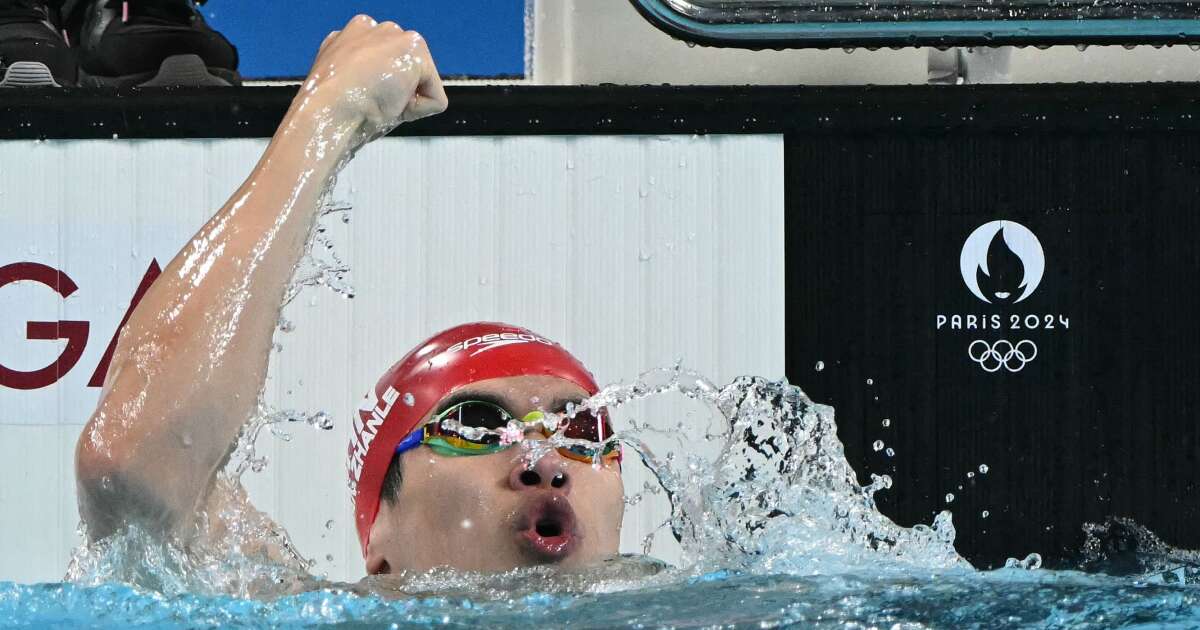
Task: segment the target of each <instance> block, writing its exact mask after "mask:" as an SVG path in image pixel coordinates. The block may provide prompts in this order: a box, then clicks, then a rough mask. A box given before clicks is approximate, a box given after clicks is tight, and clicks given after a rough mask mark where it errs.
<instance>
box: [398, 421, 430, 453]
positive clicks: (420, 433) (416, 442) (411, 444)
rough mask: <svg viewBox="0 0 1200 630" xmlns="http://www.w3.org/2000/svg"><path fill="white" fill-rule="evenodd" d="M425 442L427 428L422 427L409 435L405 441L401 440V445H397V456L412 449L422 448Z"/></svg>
mask: <svg viewBox="0 0 1200 630" xmlns="http://www.w3.org/2000/svg"><path fill="white" fill-rule="evenodd" d="M424 441H425V428H424V427H422V428H420V429H417V430H416V431H413V432H412V433H409V434H408V437H406V438H404V439H403V440H400V443H399V444H397V445H396V454H397V455H399V454H400V453H403V452H404V451H411V450H412V449H414V448H416V447H418V446H420V445H421V442H424Z"/></svg>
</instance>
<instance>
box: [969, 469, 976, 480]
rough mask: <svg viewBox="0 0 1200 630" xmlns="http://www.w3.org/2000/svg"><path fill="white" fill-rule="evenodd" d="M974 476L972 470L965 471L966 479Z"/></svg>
mask: <svg viewBox="0 0 1200 630" xmlns="http://www.w3.org/2000/svg"><path fill="white" fill-rule="evenodd" d="M974 477H975V473H974V472H973V471H970V470H968V471H967V479H972V478H974Z"/></svg>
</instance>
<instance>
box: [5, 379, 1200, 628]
mask: <svg viewBox="0 0 1200 630" xmlns="http://www.w3.org/2000/svg"><path fill="white" fill-rule="evenodd" d="M680 395H682V396H684V397H686V398H688V399H691V400H692V401H695V402H696V403H697V404H699V405H701V406H703V407H704V408H706V409H708V410H710V411H711V412H712V413H711V414H709V417H708V418H700V419H697V418H696V417H692V416H689V417H688V418H687V419H686V420H685V421H687V422H691V423H693V426H691V427H679V426H676V427H662V426H652V425H651V424H650V423H645V424H639V423H638V422H637V421H636V420H631V421H630V422H629V423H628V426H627V428H625V429H624V430H621V431H619V432H618V433H617V434H616V435H615V436H613V437H612V438H610V439H619V440H621V441H622V443H623V444H625V445H626V447H627V451H626V458H627V462H626V465H627V466H628V465H630V464H632V463H633V462H634V461H640V462H641V463H642V464H643V465H645V466H646V467H647V469H648V470H649V471H650V472H651V473H652V474H653V476H654V478H655V479H657V480H658V482H659V491H660V492H663V493H665V495H666V496H667V497H668V498H669V500H670V508H671V518H670V520H669V521H668V522H667V523H666V524H664V528H663V530H662V531H660V532H659V534H661V535H667V534H669V535H670V536H672V537H673V538H674V539H675V540H676V541H678V543H679V545H680V548H681V549H682V553H681V560H680V562H679V563H678V565H677V566H674V567H672V566H667V565H666V564H664V563H661V562H658V561H656V560H654V559H652V558H649V557H647V556H644V555H624V556H621V557H618V558H613V559H611V560H610V561H608V562H606V563H604V564H602V565H600V566H597V567H593V568H589V569H587V570H583V571H576V572H565V571H560V570H556V569H555V568H552V567H535V568H526V569H518V570H514V571H511V572H507V573H502V574H495V575H471V574H459V573H454V572H450V571H433V572H430V573H426V574H419V575H399V576H373V577H370V578H367V579H365V580H363V581H361V582H359V583H357V584H341V583H331V582H327V581H322V580H320V579H318V578H316V577H313V576H311V575H308V574H307V572H306V571H305V570H304V569H305V568H306V566H305V565H304V563H303V561H302V559H301V557H300V556H299V555H298V554H297V555H296V558H294V559H293V560H297V561H298V562H291V563H282V564H280V563H274V564H273V563H272V561H266V560H262V559H257V560H256V559H253V558H247V557H246V556H245V555H244V554H243V550H244V549H252V548H255V543H256V542H263V541H262V540H261V538H262V537H264V536H267V535H270V536H274V537H278V536H282V537H283V538H284V539H285V540H284V542H286V534H285V533H280V532H277V531H271V532H269V533H267V530H268V529H270V528H267V527H263V526H262V521H260V520H256V519H259V518H261V515H255V514H249V513H247V514H224V515H223V516H224V517H225V518H226V519H227V520H232V521H233V522H234V523H235V524H236V523H237V522H241V523H243V524H244V527H241V528H237V527H234V528H233V529H232V530H230V532H231V533H230V534H228V535H223V536H222V538H221V540H220V541H214V542H212V543H208V544H195V545H193V546H192V547H190V548H189V549H186V550H184V549H178V548H175V547H173V546H171V545H168V544H164V543H161V542H156V541H154V540H152V539H151V538H149V537H147V536H146V535H145V534H143V533H140V532H138V531H136V530H130V531H128V532H126V533H125V534H123V535H119V536H114V537H110V538H109V539H107V540H105V541H103V542H102V543H101V544H96V545H93V546H91V547H84V548H82V549H80V550H79V551H77V553H76V554H75V557H74V559H73V561H72V566H71V567H70V570H69V573H68V580H67V581H66V582H64V583H55V584H38V585H21V584H12V583H0V625H2V626H5V627H37V628H44V627H64V628H65V627H71V628H74V627H97V626H103V627H116V626H121V627H124V626H136V625H144V626H154V627H179V628H195V627H264V626H271V627H295V626H311V625H321V626H350V627H353V626H363V625H370V626H376V625H383V626H387V625H396V626H425V625H439V626H451V627H484V626H486V627H516V626H525V627H528V626H531V625H532V626H537V627H558V626H566V625H568V624H569V625H570V626H571V627H596V628H607V627H615V626H627V627H639V628H640V627H701V626H704V627H709V626H723V627H779V626H791V625H795V626H803V627H827V626H828V627H833V626H837V627H889V628H892V627H894V628H924V627H945V628H961V627H989V628H991V627H1002V626H1003V627H1025V626H1036V627H1071V628H1087V627H1105V628H1107V627H1113V626H1119V625H1129V626H1137V625H1143V626H1147V627H1150V626H1154V627H1158V626H1161V625H1164V624H1165V625H1174V626H1185V627H1186V626H1193V627H1195V626H1200V586H1197V585H1200V569H1198V568H1197V567H1200V554H1196V553H1195V552H1189V551H1182V550H1176V549H1171V548H1169V547H1168V546H1166V545H1165V544H1163V543H1162V542H1161V541H1159V540H1158V539H1157V538H1155V537H1154V536H1153V534H1152V533H1151V532H1148V531H1146V530H1144V529H1142V528H1140V527H1138V526H1137V524H1136V523H1130V522H1126V521H1120V520H1113V521H1110V522H1109V523H1106V524H1100V525H1094V526H1092V527H1091V528H1090V529H1089V530H1088V531H1087V534H1088V544H1087V545H1086V546H1085V548H1084V549H1083V550H1081V552H1082V553H1083V554H1084V555H1083V556H1082V558H1083V560H1082V561H1081V564H1080V565H1079V566H1080V567H1084V568H1087V569H1088V570H1089V572H1081V571H1051V570H1046V569H1041V568H1039V567H1040V564H1041V559H1040V558H1039V557H1038V556H1037V554H1035V553H1031V554H1030V555H1029V556H1028V557H1026V558H1024V559H1020V560H1018V559H1015V558H1014V559H1011V560H1010V561H1009V563H1008V566H1007V567H1006V568H1004V569H999V570H994V571H977V570H975V569H974V568H973V567H972V566H971V565H970V564H969V563H968V562H967V561H966V560H964V559H963V558H961V557H960V556H959V555H958V554H957V553H956V552H955V550H954V536H955V532H954V526H953V519H952V514H951V513H950V512H949V511H944V512H942V513H940V514H938V515H937V516H936V517H935V519H934V521H933V522H932V523H931V524H930V525H917V526H914V527H911V528H908V527H902V526H899V525H897V524H895V523H894V522H892V521H891V520H890V519H888V518H887V517H886V516H884V515H883V514H881V513H880V512H879V511H878V509H877V508H876V505H875V501H874V495H875V493H876V492H879V491H884V490H886V489H887V488H889V487H891V484H892V480H891V479H890V478H888V477H887V476H878V475H872V476H871V479H872V480H871V482H870V483H869V484H867V485H866V486H861V485H859V483H858V481H857V475H856V474H855V472H854V470H853V469H852V468H851V467H850V465H849V464H848V463H847V462H846V459H845V457H844V454H843V451H842V445H841V443H840V442H839V441H838V438H837V431H836V429H837V426H836V423H835V422H834V415H833V409H832V408H830V407H827V406H824V405H820V404H816V403H814V402H813V401H811V400H810V399H809V398H808V397H807V396H806V395H805V394H804V393H803V392H802V391H801V390H800V389H799V388H797V387H795V386H793V385H790V384H788V383H787V382H785V381H768V380H766V379H761V378H751V377H744V378H740V379H737V380H735V381H734V382H732V383H730V384H728V385H725V386H723V387H716V386H715V385H713V384H712V383H710V382H708V381H706V380H705V379H704V378H703V377H701V376H699V375H697V374H694V373H691V372H687V371H685V370H682V369H681V368H679V367H675V368H669V369H662V370H654V371H651V372H648V373H646V374H644V375H642V376H641V377H640V378H638V379H636V380H635V381H634V382H632V383H630V384H627V385H626V384H622V385H616V386H611V387H608V388H605V389H604V390H603V391H601V392H600V393H599V394H597V395H596V396H595V397H593V398H592V399H590V400H589V401H587V402H586V403H585V405H588V406H594V407H599V406H605V407H608V408H610V409H615V408H619V407H620V406H622V405H625V404H628V403H630V402H633V401H638V400H644V399H651V398H655V397H661V396H680ZM270 417H271V416H270V414H265V415H264V418H270ZM264 421H272V420H264ZM681 422H684V421H681ZM259 428H261V427H259ZM685 436H686V437H685ZM696 436H704V437H703V439H698V438H697V437H696ZM553 443H554V437H552V438H551V440H550V441H549V442H542V443H540V446H538V445H532V446H531V445H528V444H527V443H526V444H524V445H523V446H522V448H529V449H530V450H531V456H536V451H537V450H538V449H539V448H540V449H542V450H552V447H553ZM236 459H237V458H235V460H236ZM242 459H243V460H244V459H245V457H243V458H242ZM980 470H981V474H986V473H985V472H984V471H985V470H986V469H984V468H981V469H980ZM229 482H230V483H233V484H235V485H236V483H237V479H236V478H233V479H230V480H229ZM201 520H202V521H203V520H205V519H201ZM255 537H259V539H256V538H255ZM201 540H202V538H201ZM272 540H273V541H274V542H276V543H278V542H280V541H279V540H277V539H275V538H273V539H272ZM284 546H285V548H286V547H287V545H286V544H285V545H284ZM648 546H649V545H647V547H648ZM1106 572H1107V573H1106Z"/></svg>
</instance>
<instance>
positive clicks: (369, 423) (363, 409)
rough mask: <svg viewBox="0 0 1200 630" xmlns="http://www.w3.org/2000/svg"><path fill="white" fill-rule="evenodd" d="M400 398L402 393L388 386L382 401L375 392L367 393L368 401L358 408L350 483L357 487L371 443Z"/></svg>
mask: <svg viewBox="0 0 1200 630" xmlns="http://www.w3.org/2000/svg"><path fill="white" fill-rule="evenodd" d="M399 398H400V392H398V391H396V389H395V388H394V387H392V386H390V385H389V386H388V388H387V391H385V392H383V397H382V400H381V399H379V398H377V397H376V395H375V390H374V389H372V390H371V391H369V392H367V396H366V400H364V401H363V403H362V404H361V405H359V406H358V414H357V415H356V416H355V418H354V438H353V439H352V440H351V442H350V449H351V454H350V461H349V465H348V467H349V472H350V483H351V484H352V485H355V486H357V484H358V478H359V477H360V476H361V475H362V469H363V458H364V457H366V456H367V449H368V448H369V447H370V446H371V442H372V441H373V440H374V439H375V436H376V435H377V434H378V433H379V427H380V426H382V425H383V421H384V420H386V419H387V415H388V413H389V412H391V410H392V406H393V405H395V404H396V400H397V399H399Z"/></svg>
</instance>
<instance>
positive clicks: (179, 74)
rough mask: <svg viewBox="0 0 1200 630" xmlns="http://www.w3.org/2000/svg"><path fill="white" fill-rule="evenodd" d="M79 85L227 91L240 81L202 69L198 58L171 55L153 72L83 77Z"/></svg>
mask: <svg viewBox="0 0 1200 630" xmlns="http://www.w3.org/2000/svg"><path fill="white" fill-rule="evenodd" d="M80 82H81V83H83V84H84V85H93V86H97V87H179V86H204V87H231V86H234V85H241V82H242V81H241V77H240V76H238V74H237V72H234V71H232V70H226V69H224V68H210V67H208V66H206V65H204V60H203V59H201V58H200V56H199V55H173V56H170V57H167V58H166V59H163V61H162V63H161V64H160V65H159V67H158V70H157V71H155V72H141V73H138V74H128V75H124V76H117V77H102V76H96V75H84V78H83V79H81V81H80Z"/></svg>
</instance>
